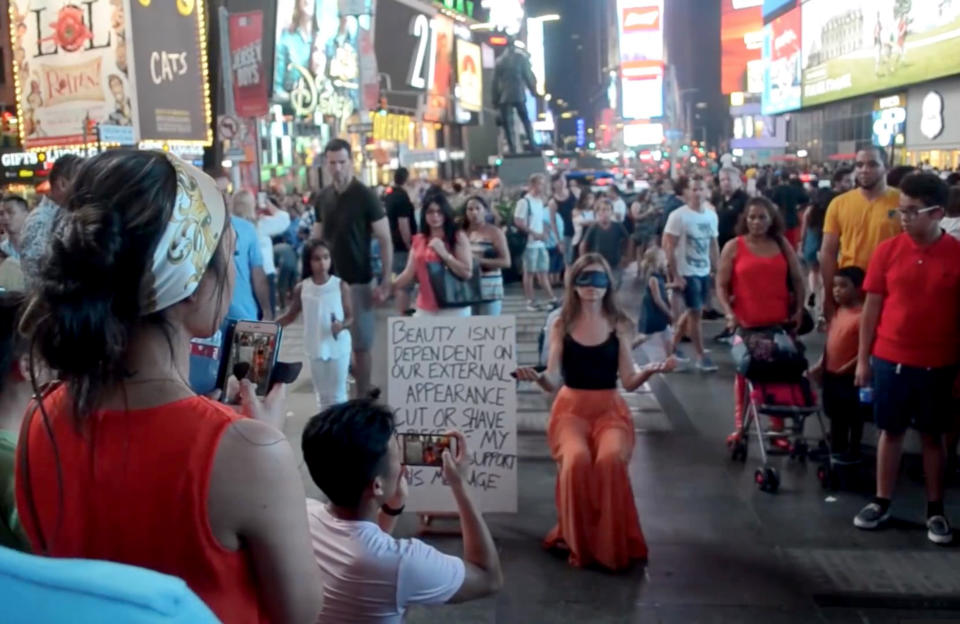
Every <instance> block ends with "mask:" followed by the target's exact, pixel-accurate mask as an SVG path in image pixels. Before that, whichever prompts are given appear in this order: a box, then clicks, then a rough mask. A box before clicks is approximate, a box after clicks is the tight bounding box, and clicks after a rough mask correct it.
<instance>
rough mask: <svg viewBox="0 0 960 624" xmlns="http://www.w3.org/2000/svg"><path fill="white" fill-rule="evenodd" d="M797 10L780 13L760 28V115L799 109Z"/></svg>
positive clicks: (798, 30)
mask: <svg viewBox="0 0 960 624" xmlns="http://www.w3.org/2000/svg"><path fill="white" fill-rule="evenodd" d="M801 56H802V54H801V52H800V9H793V10H792V11H788V12H787V13H784V14H783V15H781V16H780V17H778V18H775V19H774V20H773V21H772V22H770V23H769V24H767V25H765V26H764V27H763V97H762V99H761V102H762V110H763V114H764V115H775V114H777V113H782V112H785V111H791V110H796V109H798V108H800V76H801V71H800V66H801Z"/></svg>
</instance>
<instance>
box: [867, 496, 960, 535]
mask: <svg viewBox="0 0 960 624" xmlns="http://www.w3.org/2000/svg"><path fill="white" fill-rule="evenodd" d="M934 517H938V516H934ZM939 517H941V518H942V516H939ZM889 519H890V508H889V507H887V509H886V511H884V509H883V507H881V506H880V505H879V504H877V503H869V504H868V505H867V506H866V507H864V508H863V509H861V510H860V513H858V514H857V515H856V516H855V517H854V519H853V526H855V527H857V528H858V529H876V528H877V527H879V526H880V525H881V524H883V523H884V522H886V521H887V520H889ZM944 522H946V520H944ZM947 530H948V531H949V526H948V527H947ZM931 539H932V538H931Z"/></svg>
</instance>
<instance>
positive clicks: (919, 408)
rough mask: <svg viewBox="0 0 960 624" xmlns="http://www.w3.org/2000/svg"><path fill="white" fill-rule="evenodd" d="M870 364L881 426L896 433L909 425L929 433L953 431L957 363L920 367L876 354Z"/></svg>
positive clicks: (875, 406) (874, 408)
mask: <svg viewBox="0 0 960 624" xmlns="http://www.w3.org/2000/svg"><path fill="white" fill-rule="evenodd" d="M871 363H872V365H873V415H874V419H875V420H876V424H877V428H878V429H881V430H883V431H888V432H890V433H892V434H895V435H899V434H901V433H903V432H904V431H906V430H907V429H908V428H910V427H912V428H913V429H916V430H917V431H919V432H920V433H929V434H939V433H944V432H947V431H952V430H953V426H954V413H955V412H954V406H955V402H954V399H953V381H954V379H956V376H957V368H956V367H955V366H944V367H941V368H917V367H915V366H905V365H903V364H897V363H895V362H890V361H887V360H884V359H881V358H877V357H874V358H871Z"/></svg>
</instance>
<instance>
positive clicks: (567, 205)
mask: <svg viewBox="0 0 960 624" xmlns="http://www.w3.org/2000/svg"><path fill="white" fill-rule="evenodd" d="M553 201H555V202H557V214H559V215H560V218H561V219H563V235H564V236H573V208H574V206H576V205H577V198H576V197H574V196H573V193H570V194H569V195H567V198H566V199H565V200H563V201H560V200H559V199H557V198H556V197H554V198H553Z"/></svg>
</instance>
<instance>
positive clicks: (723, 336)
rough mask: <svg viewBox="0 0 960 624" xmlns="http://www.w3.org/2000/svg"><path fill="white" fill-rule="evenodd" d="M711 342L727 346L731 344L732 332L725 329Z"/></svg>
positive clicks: (727, 328)
mask: <svg viewBox="0 0 960 624" xmlns="http://www.w3.org/2000/svg"><path fill="white" fill-rule="evenodd" d="M713 341H714V342H720V343H723V344H727V345H729V344H733V330H732V329H730V328H729V327H725V328H724V329H723V331H722V332H720V333H719V334H717V335H716V336H714V337H713Z"/></svg>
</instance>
